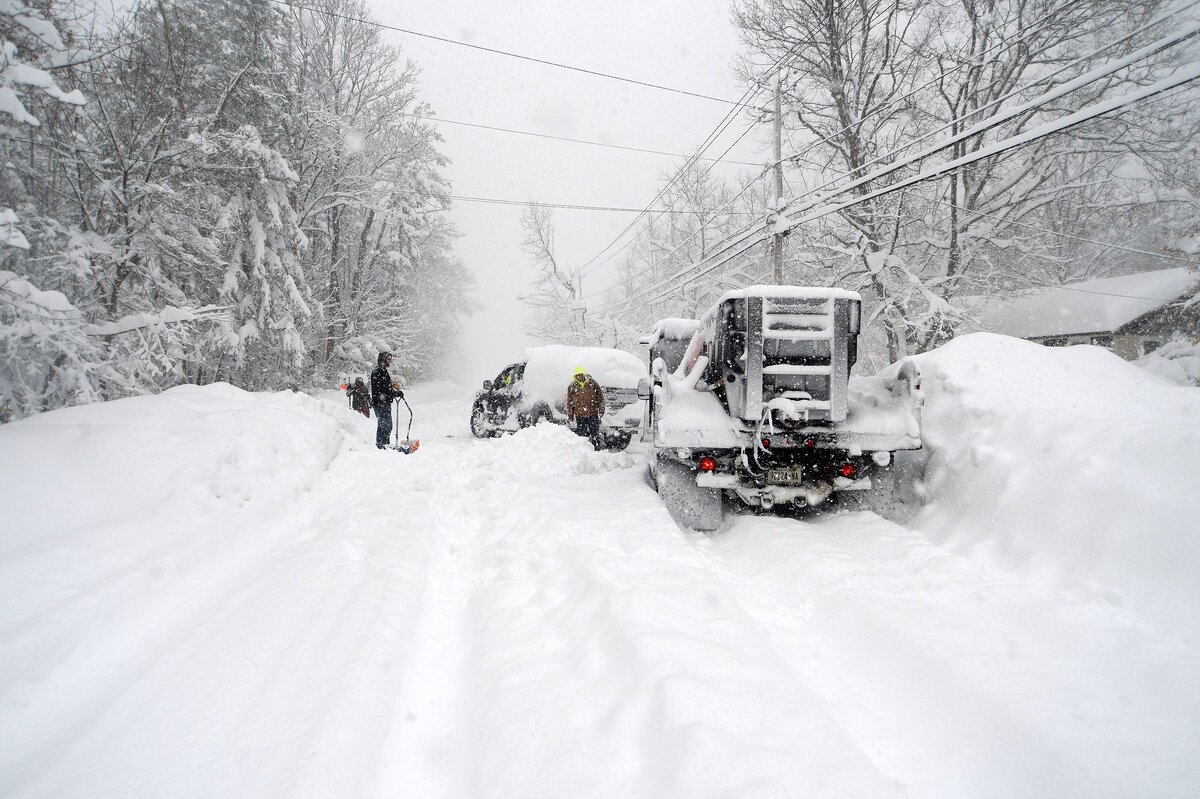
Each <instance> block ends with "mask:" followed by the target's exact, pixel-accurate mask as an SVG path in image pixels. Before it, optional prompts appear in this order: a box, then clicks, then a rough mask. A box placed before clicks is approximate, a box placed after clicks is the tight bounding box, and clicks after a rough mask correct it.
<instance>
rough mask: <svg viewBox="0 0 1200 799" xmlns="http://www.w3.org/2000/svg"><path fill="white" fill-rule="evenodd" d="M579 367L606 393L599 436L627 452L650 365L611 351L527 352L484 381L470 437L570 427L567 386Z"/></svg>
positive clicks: (551, 349)
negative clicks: (550, 424) (549, 424)
mask: <svg viewBox="0 0 1200 799" xmlns="http://www.w3.org/2000/svg"><path fill="white" fill-rule="evenodd" d="M579 366H582V367H583V368H584V369H586V370H587V371H588V374H590V375H591V376H592V377H594V378H595V379H596V382H597V383H599V384H600V386H601V387H602V388H603V389H604V406H605V413H604V416H602V417H601V419H600V434H601V436H602V437H603V439H604V440H605V442H606V443H607V445H608V446H609V447H610V448H612V449H624V448H625V447H627V446H629V441H630V439H631V438H632V437H633V434H634V433H636V432H637V430H638V427H639V425H640V424H641V418H642V408H641V402H640V401H639V400H638V393H637V386H638V381H639V380H640V379H641V378H642V376H644V375H645V373H646V365H645V364H644V363H643V362H642V360H641V359H640V358H638V357H637V356H636V355H633V354H632V353H629V352H625V351H624V350H617V349H610V348H608V347H567V346H562V345H550V346H545V347H529V348H528V349H526V350H525V360H523V361H520V362H518V363H514V364H510V365H508V366H506V367H505V368H504V369H502V370H501V371H500V374H498V375H497V376H496V379H495V380H485V381H483V390H482V391H479V392H478V393H476V394H475V402H474V403H473V404H472V407H471V433H472V434H473V435H474V436H475V437H476V438H487V437H490V436H497V435H502V434H504V433H511V432H515V431H517V430H519V429H520V428H522V427H529V426H531V425H535V424H537V423H538V422H543V421H548V422H554V423H556V424H566V423H567V413H566V393H567V386H568V385H570V383H571V379H572V377H573V376H574V373H575V369H576V368H577V367H579Z"/></svg>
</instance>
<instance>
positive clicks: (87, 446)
mask: <svg viewBox="0 0 1200 799" xmlns="http://www.w3.org/2000/svg"><path fill="white" fill-rule="evenodd" d="M319 405H320V401H319V400H314V399H312V398H311V397H308V396H305V395H302V394H294V393H292V392H280V393H277V394H251V393H249V392H245V391H242V390H241V389H237V388H234V387H232V386H230V385H227V384H217V385H211V386H204V387H199V386H180V387H179V388H174V389H171V390H170V391H167V392H164V393H163V394H160V395H157V396H146V397H133V398H130V399H123V400H117V401H115V402H103V403H95V404H92V405H85V406H79V407H74V408H64V409H61V410H57V411H52V412H49V413H44V414H40V415H38V416H35V417H32V418H30V419H26V420H22V421H19V422H15V423H13V424H10V425H5V426H4V427H3V428H0V461H3V462H4V463H6V464H19V469H15V470H13V471H12V472H10V473H9V475H8V476H7V478H6V479H5V480H4V481H3V482H2V483H0V506H2V507H4V508H5V509H6V510H5V516H6V524H5V527H4V531H3V533H0V555H2V554H3V553H4V552H6V551H8V550H9V549H12V548H15V547H23V546H29V545H34V544H37V543H45V542H46V541H47V540H52V539H56V538H59V537H60V536H64V535H68V534H70V533H72V532H80V531H83V530H84V529H86V528H88V527H90V526H94V525H96V524H98V523H103V522H106V521H109V520H116V519H120V518H123V517H131V516H134V515H136V514H138V513H141V512H146V511H148V510H150V509H155V510H168V511H169V512H170V513H177V514H183V513H186V512H187V511H188V510H190V509H192V508H194V507H195V506H196V505H197V504H198V503H205V504H208V503H210V502H213V501H215V502H216V503H218V504H220V503H226V504H232V505H234V506H238V505H242V504H244V503H246V502H251V501H254V500H279V499H282V498H284V497H286V496H288V495H290V494H295V493H297V492H300V491H304V490H306V489H307V488H308V487H310V486H311V485H312V483H313V481H314V480H316V478H317V477H318V476H319V475H320V474H321V472H322V471H323V470H324V469H325V467H326V466H327V465H328V464H329V461H330V460H331V459H332V458H333V456H334V455H335V454H336V453H337V451H338V448H339V446H340V444H341V441H342V437H343V430H342V429H341V427H339V425H338V424H337V422H336V421H335V417H334V416H332V415H330V414H327V413H321V412H319V411H318V407H319ZM282 467H286V468H282Z"/></svg>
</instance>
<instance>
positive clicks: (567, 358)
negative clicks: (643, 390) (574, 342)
mask: <svg viewBox="0 0 1200 799" xmlns="http://www.w3.org/2000/svg"><path fill="white" fill-rule="evenodd" d="M577 366H582V367H583V368H584V369H587V371H588V374H590V375H591V376H592V377H594V378H596V381H597V382H598V383H599V384H600V385H602V386H606V387H608V388H637V384H638V381H639V380H640V379H642V378H643V377H645V376H646V373H647V368H646V364H645V363H643V362H642V359H641V358H639V357H638V356H636V355H634V354H633V353H631V352H626V351H624V350H616V349H611V348H609V347H568V346H565V345H561V344H551V345H548V346H545V347H527V348H526V349H525V374H524V377H523V378H522V380H523V382H524V384H525V388H524V393H525V396H526V397H528V398H537V399H545V400H546V401H550V400H551V399H554V398H560V397H562V395H563V393H564V392H565V391H566V390H567V385H568V384H570V382H571V379H572V378H573V377H574V375H575V368H576V367H577Z"/></svg>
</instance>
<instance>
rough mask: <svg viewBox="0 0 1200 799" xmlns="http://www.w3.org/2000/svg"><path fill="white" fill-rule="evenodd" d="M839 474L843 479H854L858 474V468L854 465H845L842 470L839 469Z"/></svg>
mask: <svg viewBox="0 0 1200 799" xmlns="http://www.w3.org/2000/svg"><path fill="white" fill-rule="evenodd" d="M838 474H840V475H841V476H842V477H854V475H856V474H858V467H857V466H855V465H854V464H853V463H843V464H842V466H841V468H840V469H838Z"/></svg>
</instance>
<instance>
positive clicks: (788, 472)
mask: <svg viewBox="0 0 1200 799" xmlns="http://www.w3.org/2000/svg"><path fill="white" fill-rule="evenodd" d="M767 482H768V483H775V484H776V485H800V484H801V483H803V482H804V476H803V470H802V469H801V468H800V467H799V466H797V467H796V468H794V469H768V470H767Z"/></svg>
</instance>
